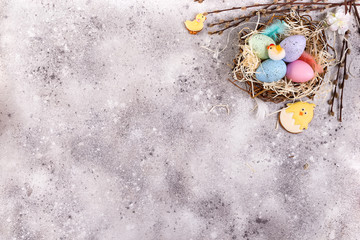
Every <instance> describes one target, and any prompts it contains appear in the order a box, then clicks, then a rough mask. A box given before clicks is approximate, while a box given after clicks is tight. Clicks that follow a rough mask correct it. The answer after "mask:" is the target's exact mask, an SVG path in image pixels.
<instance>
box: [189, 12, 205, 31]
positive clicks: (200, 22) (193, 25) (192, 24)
mask: <svg viewBox="0 0 360 240" xmlns="http://www.w3.org/2000/svg"><path fill="white" fill-rule="evenodd" d="M205 20H206V17H205V14H202V13H199V14H198V15H196V18H195V20H194V21H189V20H187V21H185V27H186V29H187V30H188V31H189V33H190V34H197V33H198V32H200V31H201V30H202V29H203V28H204V22H205Z"/></svg>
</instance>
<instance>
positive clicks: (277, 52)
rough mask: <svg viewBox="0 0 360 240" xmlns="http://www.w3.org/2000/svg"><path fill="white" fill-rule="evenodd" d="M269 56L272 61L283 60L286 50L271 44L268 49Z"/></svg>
mask: <svg viewBox="0 0 360 240" xmlns="http://www.w3.org/2000/svg"><path fill="white" fill-rule="evenodd" d="M267 49H268V54H269V57H270V58H271V59H272V60H281V59H283V58H284V57H285V54H286V53H285V49H283V48H282V47H281V46H280V45H275V44H270V45H269V46H268V47H267Z"/></svg>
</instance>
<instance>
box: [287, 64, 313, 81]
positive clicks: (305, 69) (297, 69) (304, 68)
mask: <svg viewBox="0 0 360 240" xmlns="http://www.w3.org/2000/svg"><path fill="white" fill-rule="evenodd" d="M314 75H315V74H314V70H313V69H312V67H311V66H310V65H309V64H307V63H306V62H304V61H301V60H296V61H294V62H292V63H290V64H288V65H287V71H286V77H287V78H288V79H291V81H293V82H298V83H303V82H307V81H309V80H311V79H313V77H314Z"/></svg>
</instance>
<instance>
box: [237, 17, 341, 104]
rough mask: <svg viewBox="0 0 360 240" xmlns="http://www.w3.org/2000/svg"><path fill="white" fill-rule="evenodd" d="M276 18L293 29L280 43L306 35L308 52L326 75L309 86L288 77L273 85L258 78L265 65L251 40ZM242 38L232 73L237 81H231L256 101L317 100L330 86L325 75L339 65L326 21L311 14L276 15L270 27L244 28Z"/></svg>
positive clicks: (316, 78)
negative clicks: (324, 89)
mask: <svg viewBox="0 0 360 240" xmlns="http://www.w3.org/2000/svg"><path fill="white" fill-rule="evenodd" d="M275 19H279V20H283V21H285V22H286V23H287V24H288V26H289V29H288V31H287V33H286V34H285V35H283V36H279V37H280V39H279V41H281V40H282V39H284V38H286V37H288V36H291V35H303V36H305V37H306V48H305V51H306V52H308V53H310V54H311V55H312V56H313V57H314V58H315V61H316V62H317V63H318V64H320V65H321V66H322V67H323V68H324V72H323V73H321V74H319V73H315V77H314V79H312V80H310V81H308V82H306V83H294V82H292V81H290V80H288V79H286V77H284V78H283V79H281V80H279V81H277V82H272V83H265V82H261V81H259V80H257V79H256V77H255V72H256V69H257V68H258V67H259V65H260V64H261V60H260V59H259V58H258V57H257V56H256V55H255V54H254V52H253V51H252V50H251V48H250V46H249V44H248V41H249V38H250V37H251V36H252V35H254V34H257V33H260V32H261V31H262V30H263V28H265V27H266V26H268V25H270V24H271V23H272V22H273V21H274V20H275ZM259 25H260V24H259ZM239 39H240V52H239V54H238V56H237V57H236V59H234V63H235V66H234V68H233V71H232V73H233V78H234V80H232V81H231V82H232V83H233V84H234V85H236V86H237V87H239V88H240V89H242V90H244V91H246V92H247V93H249V94H250V96H251V97H252V98H256V97H257V98H260V99H261V100H263V101H266V102H274V103H280V102H284V101H288V100H292V101H294V100H298V99H302V98H306V97H307V98H310V99H313V97H314V96H315V95H316V94H318V93H319V92H320V91H321V87H322V86H323V85H325V84H329V83H330V80H328V79H325V74H326V72H327V71H328V69H329V67H330V66H331V65H332V64H333V63H334V62H335V59H334V57H333V56H332V54H330V53H329V50H332V51H333V52H335V51H334V49H333V48H332V47H331V46H330V45H329V44H328V43H327V39H326V35H325V25H324V24H323V22H317V21H313V20H312V18H311V17H310V16H309V15H299V14H298V13H296V12H290V13H288V14H286V15H281V16H273V17H272V18H271V19H270V20H269V21H268V22H267V23H266V24H262V26H260V27H257V29H256V30H250V29H248V28H244V29H242V30H241V31H240V33H239ZM244 85H245V87H244Z"/></svg>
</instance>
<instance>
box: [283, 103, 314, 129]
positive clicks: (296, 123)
mask: <svg viewBox="0 0 360 240" xmlns="http://www.w3.org/2000/svg"><path fill="white" fill-rule="evenodd" d="M287 106H288V107H287V108H284V109H282V110H281V112H280V115H279V120H280V123H281V125H282V126H283V128H285V130H287V131H288V132H291V133H300V132H302V131H303V130H304V129H307V128H308V124H309V123H310V122H311V120H312V119H313V117H314V108H315V106H316V105H315V104H312V103H306V102H296V103H288V104H287Z"/></svg>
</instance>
